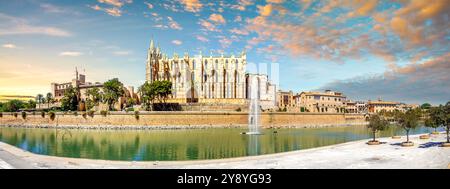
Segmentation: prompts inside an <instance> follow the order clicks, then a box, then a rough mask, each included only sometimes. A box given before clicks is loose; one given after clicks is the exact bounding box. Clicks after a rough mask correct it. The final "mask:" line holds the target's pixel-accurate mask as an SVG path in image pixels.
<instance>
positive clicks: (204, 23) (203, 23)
mask: <svg viewBox="0 0 450 189" xmlns="http://www.w3.org/2000/svg"><path fill="white" fill-rule="evenodd" d="M198 24H200V25H201V26H202V27H203V29H204V30H206V31H215V32H220V30H219V29H217V28H216V26H215V25H214V24H212V23H211V22H208V21H206V20H204V19H200V20H199V21H198Z"/></svg>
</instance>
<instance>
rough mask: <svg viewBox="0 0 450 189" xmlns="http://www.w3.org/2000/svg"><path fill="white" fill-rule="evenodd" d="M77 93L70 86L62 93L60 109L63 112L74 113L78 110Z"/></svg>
mask: <svg viewBox="0 0 450 189" xmlns="http://www.w3.org/2000/svg"><path fill="white" fill-rule="evenodd" d="M78 96H79V95H78V91H77V89H75V88H73V87H72V86H70V87H69V88H67V89H66V91H65V92H64V97H63V98H62V99H61V108H62V110H64V111H68V110H71V111H76V110H77V108H78Z"/></svg>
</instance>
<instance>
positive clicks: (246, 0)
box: [231, 0, 254, 11]
mask: <svg viewBox="0 0 450 189" xmlns="http://www.w3.org/2000/svg"><path fill="white" fill-rule="evenodd" d="M253 4H254V2H253V0H238V1H237V3H236V4H234V5H232V6H231V8H232V9H236V10H240V11H244V10H245V9H246V7H247V6H250V5H253Z"/></svg>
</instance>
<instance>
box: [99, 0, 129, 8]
mask: <svg viewBox="0 0 450 189" xmlns="http://www.w3.org/2000/svg"><path fill="white" fill-rule="evenodd" d="M98 2H99V3H105V4H109V5H112V6H115V7H122V6H123V5H124V4H125V3H132V2H133V0H98Z"/></svg>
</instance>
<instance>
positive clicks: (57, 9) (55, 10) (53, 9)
mask: <svg viewBox="0 0 450 189" xmlns="http://www.w3.org/2000/svg"><path fill="white" fill-rule="evenodd" d="M40 7H41V8H42V9H44V11H45V12H48V13H63V12H65V11H64V9H62V8H61V7H58V6H55V5H52V4H48V3H43V4H41V5H40Z"/></svg>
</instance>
